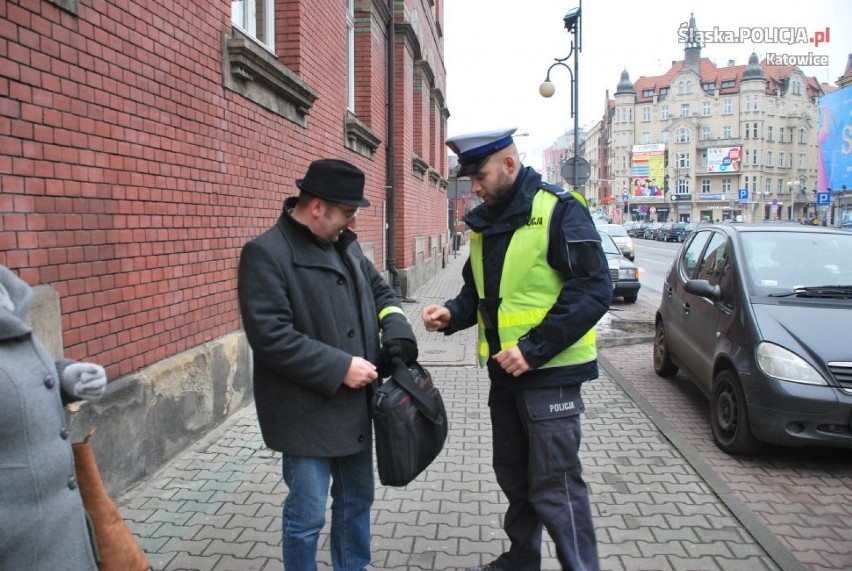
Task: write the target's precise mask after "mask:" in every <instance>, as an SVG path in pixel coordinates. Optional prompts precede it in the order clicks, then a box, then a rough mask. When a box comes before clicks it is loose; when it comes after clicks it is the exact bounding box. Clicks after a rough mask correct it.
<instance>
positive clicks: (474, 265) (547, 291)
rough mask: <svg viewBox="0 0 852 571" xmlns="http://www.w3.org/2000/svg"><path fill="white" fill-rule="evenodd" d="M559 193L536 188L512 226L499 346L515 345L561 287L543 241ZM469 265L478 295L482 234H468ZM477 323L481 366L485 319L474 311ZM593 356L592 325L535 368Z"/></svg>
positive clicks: (485, 348) (482, 289) (544, 312)
mask: <svg viewBox="0 0 852 571" xmlns="http://www.w3.org/2000/svg"><path fill="white" fill-rule="evenodd" d="M557 201H558V197H557V196H556V195H555V194H553V193H552V192H548V191H546V190H539V191H538V193H537V194H536V195H535V197H534V198H533V203H532V213H531V214H530V219H529V221H528V222H527V224H526V225H525V226H522V227H520V228H518V229H517V230H515V232H514V234H513V235H512V238H511V240H510V242H509V248H508V249H507V251H506V258H505V260H504V262H503V270H502V274H501V276H500V292H499V297H500V298H502V301H501V302H500V307H499V308H498V310H497V332H498V335H499V337H500V348H501V349H507V348H509V347H513V346H515V345H517V344H518V339H520V338H521V337H522V336H523V335H525V334H526V333H527V332H528V331H529V330H530V329H532V328H533V327H535V326H536V325H538V324H539V323H541V322H542V320H543V319H544V316H545V315H547V312H548V311H549V310H550V308H551V307H552V306H553V304H554V303H555V302H556V299H557V298H558V297H559V293H560V292H561V291H562V286H563V283H564V280H563V278H562V276H561V275H560V274H559V272H557V271H556V270H554V269H553V268H551V267H550V265H549V264H548V263H547V245H548V236H549V232H550V217H551V215H552V214H553V208H554V207H555V206H556V202H557ZM470 266H471V270H472V273H473V281H474V283H475V285H476V292H477V294H478V295H479V297H480V299H482V298H484V297H485V286H484V281H483V266H482V234H480V233H478V232H472V233H471V237H470ZM477 323H478V324H479V365H480V366H483V365H485V363H486V361H487V360H488V357H489V355H488V341H487V340H486V338H485V324H484V322H483V320H482V315H481V314H480V313H479V312H477ZM596 358H597V348H596V346H595V328H594V327H593V328H592V329H590V330H589V331H587V332H586V334H585V335H583V336H582V337H581V338H580V339H579V340H578V341H577V342H576V343H574V344H573V345H571V346H570V347H568V348H567V349H565V350H564V351H562V352H561V353H559V354H557V355H556V356H554V357H553V358H552V359H551V360H550V361H548V362H547V363H545V364H544V365H542V366H541V367H539V368H546V367H563V366H566V365H579V364H581V363H588V362H590V361H594V360H595V359H596Z"/></svg>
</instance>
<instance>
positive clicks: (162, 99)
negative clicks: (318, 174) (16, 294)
mask: <svg viewBox="0 0 852 571" xmlns="http://www.w3.org/2000/svg"><path fill="white" fill-rule="evenodd" d="M381 4H382V2H378V3H376V2H359V3H358V5H359V7H360V8H359V12H358V16H359V18H358V20H357V23H356V31H357V34H358V40H357V43H356V46H358V47H359V52H358V57H357V58H356V61H357V62H358V72H357V73H358V76H359V77H361V76H362V75H363V74H369V80H368V82H367V84H366V85H362V88H363V90H362V91H360V92H359V100H358V101H359V102H358V103H357V104H356V115H357V117H358V119H359V120H360V121H362V122H364V123H365V124H366V125H367V126H368V127H369V129H370V130H372V132H374V133H375V134H377V135H378V136H379V137H380V138H381V139H382V140H384V139H385V137H386V130H387V126H386V115H385V113H386V107H387V97H386V94H387V88H386V85H385V80H386V77H387V72H386V66H387V59H386V54H385V51H384V50H385V39H386V37H387V29H386V21H385V20H384V19H383V18H382V6H381ZM398 4H399V3H398ZM277 5H278V11H277V20H276V22H277V26H278V32H279V33H278V34H277V36H276V37H277V38H278V43H277V52H278V55H279V61H281V62H282V63H284V64H285V65H286V66H287V67H288V69H289V70H291V71H293V72H294V73H295V74H297V75H298V77H299V79H300V80H301V81H303V82H305V83H306V84H308V85H309V86H310V88H311V89H313V90H314V91H315V92H316V93H317V94H318V97H317V99H316V101H315V102H314V104H313V105H312V107H311V108H310V110H309V112H308V114H307V118H306V126H301V125H299V124H297V123H295V122H293V121H291V120H288V119H287V118H285V117H282V116H281V115H280V114H278V113H276V112H274V111H271V110H270V109H268V108H266V107H264V106H262V105H258V104H257V103H255V102H253V101H251V100H249V99H247V98H246V97H244V96H243V95H241V94H240V93H237V92H235V91H233V90H231V89H228V88H227V87H225V84H224V82H223V58H224V57H226V56H224V55H223V54H224V52H225V50H224V48H223V39H224V38H226V37H227V36H230V35H231V34H232V27H231V23H230V1H228V0H187V1H185V2H177V3H176V2H167V1H165V0H159V1H155V0H127V1H122V2H117V1H106V0H99V1H89V2H80V3H79V6H78V7H77V13H76V14H75V13H73V9H72V10H71V11H68V10H64V9H62V8H61V7H59V6H57V5H56V4H53V3H49V2H42V1H36V0H31V1H20V2H15V1H12V0H8V1H4V2H0V264H3V265H6V266H8V267H10V268H11V269H12V270H13V271H15V272H17V273H18V274H19V275H20V276H21V277H22V278H23V279H25V280H26V281H27V282H29V283H30V284H50V285H51V286H52V287H53V288H55V290H56V291H57V292H58V294H59V299H60V305H61V313H62V328H63V332H64V346H65V352H66V355H67V356H69V357H71V358H78V359H89V360H94V361H97V362H99V363H102V364H104V365H105V366H106V367H107V371H108V374H109V376H110V378H111V379H114V378H117V377H119V376H123V375H127V374H129V373H131V372H133V371H136V370H138V369H140V368H142V367H145V366H148V365H151V364H153V363H155V362H158V361H161V360H163V359H165V358H167V357H169V356H172V355H175V354H178V353H180V352H182V351H186V350H188V349H190V348H192V347H195V346H198V345H200V344H203V343H205V342H207V341H210V340H212V339H215V338H217V337H220V336H223V335H225V334H227V333H229V332H233V331H235V330H237V329H239V327H240V324H239V312H238V307H237V299H236V293H235V292H236V266H237V261H238V257H239V253H240V248H241V247H242V245H243V244H244V243H245V242H246V241H247V240H249V239H251V238H252V237H254V236H256V235H258V234H260V233H262V232H263V231H264V230H265V229H266V228H268V227H269V226H270V225H271V224H273V223H274V221H275V219H276V218H277V216H278V215H279V212H280V208H281V202H282V200H283V198H284V197H285V196H286V195H289V194H294V193H295V192H296V189H295V187H294V185H293V180H294V179H295V178H299V177H301V176H302V175H303V174H304V172H305V169H306V168H307V165H308V163H309V162H310V161H311V160H313V159H315V158H319V157H323V156H335V157H340V158H344V159H346V160H349V161H351V162H353V163H355V164H357V165H358V166H359V167H361V168H362V169H364V171H365V172H366V174H367V190H366V193H367V197H368V198H369V199H370V201H371V202H372V206H371V207H370V208H367V209H364V210H363V211H362V212H361V213H359V216H358V231H359V234H360V235H361V238H362V241H364V242H365V243H366V244H367V245H368V246H370V247H371V248H373V251H374V252H375V258H376V260H375V261H376V265H377V266H378V267H379V268H380V269H383V268H384V266H385V263H384V260H385V258H386V257H387V255H386V253H385V252H384V251H383V247H384V225H385V221H384V220H383V219H382V215H383V210H384V204H385V184H386V181H387V178H388V176H387V174H386V164H387V161H386V155H385V146H384V144H383V143H381V144H379V145H378V147H377V148H376V149H375V152H374V154H372V156H365V155H364V154H363V153H359V152H353V151H352V150H350V149H348V148H347V146H346V137H345V134H344V122H345V119H346V117H347V110H346V97H345V83H344V82H345V78H346V58H345V48H344V46H345V33H344V22H345V12H344V10H345V2H340V1H339V0H310V1H308V0H303V1H294V0H279V1H278V3H277ZM414 9H417V10H420V12H421V14H420V22H421V26H420V27H419V28H418V31H419V30H422V29H423V28H424V27H425V28H426V29H427V30H429V29H430V28H429V26H423V25H422V24H424V23H428V22H430V18H432V17H434V16H433V14H434V10H435V8H434V7H432V6H431V3H430V2H428V1H425V0H424V1H416V0H408V1H406V2H405V9H404V10H401V9H398V10H397V13H396V15H395V17H396V18H397V21H398V22H400V23H403V24H404V22H405V20H406V18H407V17H408V15H409V14H410V13H411V10H414ZM384 10H385V11H386V10H387V8H384ZM285 31H286V33H285ZM365 40H366V41H365ZM368 45H369V48H367V47H366V46H368ZM415 46H416V48H414V49H412V47H411V44H410V42H408V43H407V41H406V40H404V39H401V38H397V51H396V53H397V54H398V56H399V61H398V62H397V86H399V89H397V90H396V92H395V96H396V97H397V99H398V101H397V108H398V109H400V110H403V111H405V112H404V113H400V115H399V117H398V121H397V125H396V127H395V128H396V131H395V132H396V152H395V155H394V164H395V169H394V172H393V176H394V189H395V192H397V195H396V196H397V200H396V206H397V211H396V212H395V213H393V216H394V218H393V222H394V227H395V229H396V246H397V252H395V253H394V256H393V257H394V258H395V259H396V265H397V267H398V268H405V267H407V265H410V264H413V263H414V253H413V243H414V238H415V237H416V236H426V237H429V236H434V235H440V234H441V233H444V234H445V233H446V231H447V229H446V208H447V206H446V204H447V203H446V190H445V178H446V172H444V166H443V164H442V163H443V157H442V158H441V163H439V164H435V165H430V168H431V169H434V173H433V174H432V176H431V177H430V174H429V172H426V173H419V174H418V173H417V172H415V171H414V169H413V168H412V161H411V155H412V149H413V124H412V117H411V112H410V109H411V98H412V92H411V86H412V83H413V77H412V74H413V73H414V69H413V68H414V66H413V62H414V61H415V60H419V59H422V58H423V51H424V50H429V51H430V53H431V62H432V63H433V65H439V66H440V68H439V69H434V70H433V72H434V74H435V76H436V77H437V80H436V82H435V83H436V85H435V86H432V87H433V88H438V89H443V85H444V71H443V56H442V55H441V53H440V41H439V38H437V39H436V36H435V35H434V31H430V32H429V33H428V34H425V35H424V37H422V38H418V39H417V41H416V42H415ZM365 52H368V53H365ZM435 62H438V63H437V64H435ZM399 74H405V75H404V76H402V77H400V75H399ZM442 122H443V119H442ZM425 128H426V129H427V130H429V131H430V132H431V131H432V130H434V129H433V128H430V125H429V123H428V122H427V123H426V124H425ZM426 136H427V137H428V134H426ZM429 145H434V142H429ZM435 173H437V175H436V174H435Z"/></svg>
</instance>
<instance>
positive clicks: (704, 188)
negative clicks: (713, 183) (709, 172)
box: [701, 179, 710, 194]
mask: <svg viewBox="0 0 852 571" xmlns="http://www.w3.org/2000/svg"><path fill="white" fill-rule="evenodd" d="M708 192H710V181H709V180H707V179H704V180H702V181H701V193H702V194H707V193H708Z"/></svg>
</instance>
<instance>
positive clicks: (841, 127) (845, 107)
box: [816, 85, 852, 192]
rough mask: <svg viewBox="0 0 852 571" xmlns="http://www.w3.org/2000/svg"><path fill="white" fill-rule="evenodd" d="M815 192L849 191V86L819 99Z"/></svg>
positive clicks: (851, 91)
mask: <svg viewBox="0 0 852 571" xmlns="http://www.w3.org/2000/svg"><path fill="white" fill-rule="evenodd" d="M817 142H818V144H819V160H818V161H817V187H816V190H817V191H826V190H828V189H831V190H832V191H834V192H839V191H841V190H843V186H844V185H845V186H846V189H852V85H848V86H846V87H844V88H843V89H838V90H837V91H835V92H834V93H829V94H827V95H824V96H822V97H820V98H819V132H818V134H817Z"/></svg>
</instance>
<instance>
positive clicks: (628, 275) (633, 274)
mask: <svg viewBox="0 0 852 571" xmlns="http://www.w3.org/2000/svg"><path fill="white" fill-rule="evenodd" d="M618 279H620V280H638V279H639V268H620V269H619V270H618Z"/></svg>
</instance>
